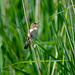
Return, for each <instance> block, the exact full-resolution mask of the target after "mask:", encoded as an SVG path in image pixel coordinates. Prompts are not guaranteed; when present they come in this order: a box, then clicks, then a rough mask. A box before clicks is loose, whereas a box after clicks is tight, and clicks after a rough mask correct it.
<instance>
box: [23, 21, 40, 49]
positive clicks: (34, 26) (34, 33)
mask: <svg viewBox="0 0 75 75" xmlns="http://www.w3.org/2000/svg"><path fill="white" fill-rule="evenodd" d="M38 24H39V22H38V23H35V22H34V23H32V24H31V27H30V29H29V32H30V33H29V32H28V34H27V36H26V39H25V46H24V49H28V46H29V43H30V39H32V40H35V39H36V37H37V33H38ZM29 34H30V35H29ZM30 37H31V38H30Z"/></svg>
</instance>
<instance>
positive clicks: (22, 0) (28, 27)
mask: <svg viewBox="0 0 75 75" xmlns="http://www.w3.org/2000/svg"><path fill="white" fill-rule="evenodd" d="M22 4H23V9H24V15H25V18H26V23H27V28H28V33H29V35H30V31H29V25H28V21H27V16H26V10H25V5H24V0H22ZM30 39H31V36H30ZM30 42H31V45H32V48H33V51H34V55H35V58H36V64H37V67H38V71H39V75H41V72H40V69H39V65H38V61H37V57H36V54H35V49H34V47H33V43H32V39H31V40H30Z"/></svg>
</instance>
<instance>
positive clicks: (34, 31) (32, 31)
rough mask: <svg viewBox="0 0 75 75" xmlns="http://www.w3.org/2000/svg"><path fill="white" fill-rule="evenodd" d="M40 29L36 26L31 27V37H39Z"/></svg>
mask: <svg viewBox="0 0 75 75" xmlns="http://www.w3.org/2000/svg"><path fill="white" fill-rule="evenodd" d="M37 32H38V29H37V28H36V27H35V28H34V29H30V35H31V39H32V40H34V39H36V37H37Z"/></svg>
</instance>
